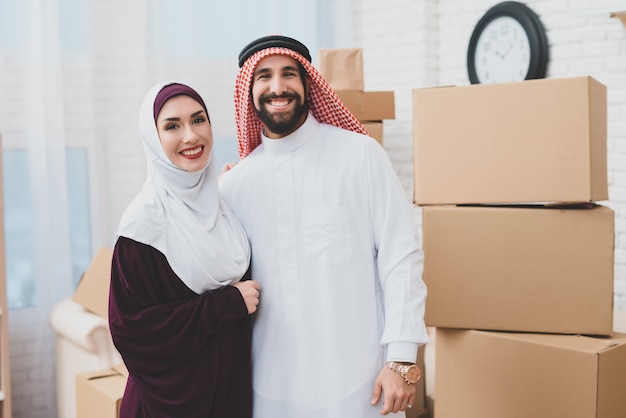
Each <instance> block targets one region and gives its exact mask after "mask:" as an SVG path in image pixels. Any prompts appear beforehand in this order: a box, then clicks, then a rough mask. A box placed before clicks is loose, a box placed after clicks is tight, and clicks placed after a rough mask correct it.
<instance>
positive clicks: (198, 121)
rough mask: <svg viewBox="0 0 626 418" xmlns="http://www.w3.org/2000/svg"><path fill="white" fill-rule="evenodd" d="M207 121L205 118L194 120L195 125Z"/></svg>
mask: <svg viewBox="0 0 626 418" xmlns="http://www.w3.org/2000/svg"><path fill="white" fill-rule="evenodd" d="M205 120H206V119H205V118H204V117H202V116H200V117H197V118H195V119H194V120H193V123H202V122H204V121H205Z"/></svg>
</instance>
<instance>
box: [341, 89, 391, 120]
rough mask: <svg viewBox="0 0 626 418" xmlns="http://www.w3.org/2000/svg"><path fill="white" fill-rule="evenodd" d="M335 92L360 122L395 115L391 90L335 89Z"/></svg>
mask: <svg viewBox="0 0 626 418" xmlns="http://www.w3.org/2000/svg"><path fill="white" fill-rule="evenodd" d="M335 93H337V96H339V98H340V99H341V101H342V102H343V104H345V105H346V107H347V108H348V109H349V110H350V112H352V114H353V115H354V116H355V117H356V118H357V119H358V120H359V121H361V122H365V121H379V120H383V119H394V118H395V117H396V110H395V103H394V92H393V91H360V90H335Z"/></svg>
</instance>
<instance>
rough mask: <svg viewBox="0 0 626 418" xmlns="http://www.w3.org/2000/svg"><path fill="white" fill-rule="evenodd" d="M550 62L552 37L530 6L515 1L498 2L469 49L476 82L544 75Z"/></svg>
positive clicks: (481, 22) (483, 19)
mask: <svg viewBox="0 0 626 418" xmlns="http://www.w3.org/2000/svg"><path fill="white" fill-rule="evenodd" d="M547 66H548V37H547V36H546V31H545V29H544V27H543V24H542V23H541V20H540V19H539V16H537V15H536V14H535V12H533V11H532V10H531V9H530V8H529V7H528V6H526V5H525V4H523V3H519V2H515V1H504V2H501V3H498V4H496V5H495V6H493V7H492V8H490V9H489V10H487V12H486V13H485V14H484V15H483V16H482V17H481V18H480V20H479V21H478V23H477V24H476V26H475V27H474V31H473V32H472V36H471V38H470V42H469V47H468V49H467V71H468V74H469V79H470V82H471V83H472V84H491V83H502V82H513V81H522V80H530V79H535V78H543V77H545V75H546V69H547Z"/></svg>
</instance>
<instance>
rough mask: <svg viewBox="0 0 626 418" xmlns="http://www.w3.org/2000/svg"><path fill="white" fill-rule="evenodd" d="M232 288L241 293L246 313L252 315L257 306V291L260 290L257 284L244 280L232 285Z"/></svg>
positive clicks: (253, 281)
mask: <svg viewBox="0 0 626 418" xmlns="http://www.w3.org/2000/svg"><path fill="white" fill-rule="evenodd" d="M233 286H235V287H236V288H237V289H239V292H241V296H243V301H244V302H245V303H246V308H248V313H249V314H251V313H254V312H255V311H256V308H257V306H258V305H259V294H260V292H259V291H260V290H261V285H260V284H259V282H257V281H255V280H245V281H243V282H237V283H234V284H233Z"/></svg>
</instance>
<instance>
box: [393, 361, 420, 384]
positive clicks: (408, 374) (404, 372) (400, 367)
mask: <svg viewBox="0 0 626 418" xmlns="http://www.w3.org/2000/svg"><path fill="white" fill-rule="evenodd" d="M387 367H389V368H390V369H391V370H393V371H394V372H396V373H398V374H399V375H400V376H402V378H404V381H405V382H406V383H408V384H409V385H412V384H414V383H417V381H418V380H420V377H422V374H421V372H420V369H419V367H417V366H416V365H415V364H412V363H398V362H396V361H388V362H387Z"/></svg>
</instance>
